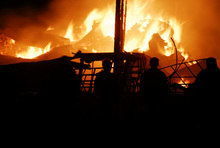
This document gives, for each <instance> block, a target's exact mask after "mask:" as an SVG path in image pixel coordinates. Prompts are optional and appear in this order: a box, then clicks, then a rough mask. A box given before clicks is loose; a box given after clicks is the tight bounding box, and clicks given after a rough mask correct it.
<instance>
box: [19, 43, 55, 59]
mask: <svg viewBox="0 0 220 148" xmlns="http://www.w3.org/2000/svg"><path fill="white" fill-rule="evenodd" d="M50 46H51V43H48V44H47V46H46V47H45V48H44V49H42V48H38V47H33V46H29V47H28V48H27V51H26V52H21V53H18V54H17V57H20V58H24V59H33V58H35V57H37V56H39V55H41V54H43V53H46V52H48V51H50Z"/></svg>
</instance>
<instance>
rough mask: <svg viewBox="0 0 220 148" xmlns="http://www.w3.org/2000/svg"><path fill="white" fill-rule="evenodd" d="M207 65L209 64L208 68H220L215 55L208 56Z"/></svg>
mask: <svg viewBox="0 0 220 148" xmlns="http://www.w3.org/2000/svg"><path fill="white" fill-rule="evenodd" d="M206 66H207V68H208V69H216V68H218V66H217V61H216V59H215V58H213V57H210V58H208V59H207V60H206Z"/></svg>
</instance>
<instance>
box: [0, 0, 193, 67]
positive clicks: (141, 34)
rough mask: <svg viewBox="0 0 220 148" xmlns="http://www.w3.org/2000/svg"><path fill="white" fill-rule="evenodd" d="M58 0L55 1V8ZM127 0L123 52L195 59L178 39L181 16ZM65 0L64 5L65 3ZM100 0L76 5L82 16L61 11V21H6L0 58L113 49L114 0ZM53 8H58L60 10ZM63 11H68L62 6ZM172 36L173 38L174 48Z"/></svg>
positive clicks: (165, 60) (164, 59)
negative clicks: (85, 6) (102, 0)
mask: <svg viewBox="0 0 220 148" xmlns="http://www.w3.org/2000/svg"><path fill="white" fill-rule="evenodd" d="M58 3H59V2H58V1H57V2H54V3H53V4H54V6H53V8H54V9H55V8H56V7H58V6H57V5H55V4H58ZM60 3H61V2H60ZM114 3H115V1H114ZM127 3H128V5H127V8H126V10H127V14H126V26H125V41H124V51H125V52H141V53H145V54H146V55H148V56H150V57H153V56H156V57H158V58H159V59H160V66H161V67H165V66H168V65H171V64H175V63H176V62H179V63H180V62H182V60H183V59H184V60H185V61H192V60H194V59H193V57H192V56H191V54H190V53H189V51H188V50H186V49H185V47H184V46H183V44H182V38H183V35H182V34H183V27H182V26H183V22H184V21H185V20H182V21H180V20H179V19H177V17H173V16H168V15H166V14H165V15H163V14H162V13H160V14H159V13H158V14H156V13H154V12H153V11H152V9H151V7H150V4H151V3H152V2H146V1H135V0H128V1H127ZM66 4H67V3H66V1H65V2H64V1H63V2H62V5H63V6H62V7H65V8H69V7H68V6H66ZM100 5H101V4H100ZM59 6H60V5H59ZM101 6H102V7H101ZM101 6H100V7H99V5H98V4H97V7H96V8H92V9H91V8H90V9H88V10H86V11H85V12H84V13H83V12H82V11H79V12H81V13H82V14H77V15H79V16H80V15H83V16H84V17H82V18H80V21H78V20H77V19H75V18H76V17H74V16H75V15H73V16H72V17H65V21H64V19H61V18H57V19H54V20H55V21H54V20H53V21H52V22H53V23H51V24H48V25H47V26H46V27H45V26H44V27H42V26H41V27H36V26H37V25H36V24H35V25H33V22H32V23H31V24H25V26H24V27H20V28H19V27H13V25H9V26H6V27H5V28H4V29H3V30H1V31H0V54H1V55H0V56H1V59H0V64H1V65H6V64H12V63H17V62H23V61H42V60H50V59H55V58H59V57H61V56H64V55H65V56H72V53H76V52H77V51H78V50H81V51H82V52H83V53H92V52H93V53H95V52H113V48H114V23H115V5H114V4H113V1H112V2H107V3H106V4H105V7H104V4H103V5H101ZM77 10H78V9H77ZM56 11H57V14H58V13H60V10H57V9H56ZM69 11H70V10H69ZM51 13H52V14H54V13H53V12H51ZM62 15H63V16H67V14H66V13H65V14H64V12H63V11H62ZM77 15H76V16H77ZM79 16H77V18H79ZM59 19H60V20H59ZM15 20H16V19H15ZM23 20H24V19H23ZM56 23H57V24H56ZM20 26H22V25H20ZM171 38H172V39H173V40H174V41H175V44H176V50H175V46H174V44H173V42H172V40H171ZM176 59H179V60H178V61H176Z"/></svg>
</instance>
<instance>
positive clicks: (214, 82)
mask: <svg viewBox="0 0 220 148" xmlns="http://www.w3.org/2000/svg"><path fill="white" fill-rule="evenodd" d="M206 66H207V68H206V69H205V70H202V71H201V72H200V73H199V74H198V75H197V77H196V81H195V94H196V96H195V99H196V108H197V111H199V114H198V116H199V118H200V119H199V120H200V121H199V122H202V124H205V125H204V126H208V125H209V124H210V123H211V122H212V121H213V120H214V119H216V118H217V116H218V115H219V98H220V92H219V91H220V85H219V84H220V69H219V68H218V66H217V62H216V59H215V58H213V57H210V58H208V59H207V60H206ZM213 123H214V122H212V123H211V124H213ZM215 123H216V122H215ZM212 126H213V125H212Z"/></svg>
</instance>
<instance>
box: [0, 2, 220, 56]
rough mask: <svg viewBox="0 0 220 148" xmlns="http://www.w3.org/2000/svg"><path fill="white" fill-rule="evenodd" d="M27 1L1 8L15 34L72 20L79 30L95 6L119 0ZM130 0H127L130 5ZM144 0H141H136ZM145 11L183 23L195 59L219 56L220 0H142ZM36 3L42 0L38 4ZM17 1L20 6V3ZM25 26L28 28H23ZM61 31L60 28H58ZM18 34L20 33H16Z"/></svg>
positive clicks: (0, 23) (3, 21) (2, 22)
mask: <svg viewBox="0 0 220 148" xmlns="http://www.w3.org/2000/svg"><path fill="white" fill-rule="evenodd" d="M32 1H33V2H32V3H30V2H29V3H27V1H24V0H20V1H17V3H16V4H14V5H13V6H10V4H11V1H10V4H9V3H8V4H5V5H2V6H1V9H0V13H1V14H0V28H1V29H3V28H7V27H11V28H16V29H15V30H19V31H17V32H16V31H15V32H14V34H22V35H20V36H19V37H18V38H24V36H23V35H25V34H27V32H30V31H29V30H35V31H36V32H38V31H42V30H45V29H46V28H47V27H49V26H52V27H54V28H55V29H56V30H54V31H55V33H57V34H59V33H64V32H65V31H66V27H67V26H68V24H69V22H70V21H73V22H74V28H75V29H76V30H77V28H78V29H79V30H80V25H81V24H83V22H84V21H85V19H86V17H87V16H88V14H89V13H90V12H91V11H92V10H93V9H94V8H97V9H104V8H107V7H108V6H112V5H115V1H116V0H42V1H39V0H38V1H35V0H32ZM130 1H135V0H128V5H129V2H130ZM136 1H141V0H136ZM142 1H143V2H146V3H147V5H146V13H151V14H152V16H154V15H155V16H156V15H162V16H164V17H174V18H176V19H177V20H178V21H180V22H181V23H182V39H181V41H182V46H183V47H184V48H185V50H186V51H187V52H188V53H189V54H190V55H191V56H192V57H194V58H195V59H197V58H206V57H211V56H213V57H215V58H217V59H220V49H219V43H220V37H219V36H220V28H219V26H220V21H219V18H220V9H219V7H220V1H219V0H193V1H192V0H184V1H183V0H166V1H165V0H147V1H146V0H142ZM37 3H40V4H38V5H37ZM17 5H18V6H17ZM23 30H25V31H23ZM56 31H58V32H56ZM17 36H18V35H17Z"/></svg>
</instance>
